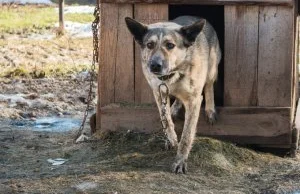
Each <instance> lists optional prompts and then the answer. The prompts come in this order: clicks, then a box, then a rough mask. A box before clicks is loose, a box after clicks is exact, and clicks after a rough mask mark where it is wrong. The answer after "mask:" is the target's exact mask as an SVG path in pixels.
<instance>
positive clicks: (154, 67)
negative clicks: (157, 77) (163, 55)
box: [150, 61, 162, 73]
mask: <svg viewBox="0 0 300 194" xmlns="http://www.w3.org/2000/svg"><path fill="white" fill-rule="evenodd" d="M161 70H162V64H161V63H159V62H157V61H153V62H152V63H151V64H150V71H151V72H152V73H160V72H161Z"/></svg>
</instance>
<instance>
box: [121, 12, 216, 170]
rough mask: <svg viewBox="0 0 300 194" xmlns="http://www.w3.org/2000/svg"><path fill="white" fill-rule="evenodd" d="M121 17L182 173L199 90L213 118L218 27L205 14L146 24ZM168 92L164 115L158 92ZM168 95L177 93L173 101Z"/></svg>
mask: <svg viewBox="0 0 300 194" xmlns="http://www.w3.org/2000/svg"><path fill="white" fill-rule="evenodd" d="M125 22H126V25H127V28H128V29H129V31H130V32H131V34H132V35H133V37H134V39H135V41H136V42H137V43H138V44H139V46H140V48H141V60H142V70H143V73H144V75H145V78H146V80H147V82H148V83H149V85H150V86H151V88H152V90H153V94H154V97H155V100H156V103H157V106H158V109H159V112H160V115H161V116H165V117H166V120H167V128H166V130H165V132H166V134H167V138H168V141H169V144H170V146H171V147H173V148H175V149H177V154H176V158H175V162H174V163H173V165H172V171H173V172H175V173H186V172H187V159H188V156H189V153H190V150H191V148H192V144H193V141H194V138H195V135H196V127H197V122H198V118H199V114H200V108H201V104H202V101H203V95H202V93H204V95H205V113H206V118H207V121H208V122H209V123H210V124H213V123H215V122H216V110H215V103H214V82H215V81H216V79H217V76H218V65H219V63H220V60H221V49H220V46H219V40H218V37H217V33H216V31H215V30H214V28H213V27H212V25H211V24H210V23H209V22H208V21H207V20H206V19H203V18H198V17H193V16H181V17H178V18H176V19H174V20H172V21H169V22H160V23H154V24H150V25H145V24H143V23H140V22H138V21H136V20H134V19H132V18H129V17H126V18H125ZM162 83H164V84H165V85H166V86H167V87H166V88H164V90H163V89H160V85H161V84H162ZM167 88H168V91H169V92H168V93H167ZM160 90H163V91H160ZM161 92H162V94H161ZM166 95H168V96H167V97H166V98H167V105H166V108H165V115H162V106H163V104H162V100H163V99H162V98H165V97H164V96H166ZM169 96H174V97H175V101H174V103H173V104H172V106H171V105H170V98H169ZM181 109H184V110H185V114H184V117H185V121H184V127H183V131H182V134H181V139H180V141H179V142H178V137H177V134H176V132H175V129H174V123H173V120H172V117H173V118H174V117H176V115H178V113H179V110H181Z"/></svg>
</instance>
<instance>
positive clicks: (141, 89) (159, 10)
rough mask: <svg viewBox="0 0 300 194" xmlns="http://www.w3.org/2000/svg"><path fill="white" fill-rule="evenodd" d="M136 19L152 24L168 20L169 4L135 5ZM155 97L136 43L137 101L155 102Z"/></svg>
mask: <svg viewBox="0 0 300 194" xmlns="http://www.w3.org/2000/svg"><path fill="white" fill-rule="evenodd" d="M134 17H135V19H136V20H138V21H140V22H142V23H144V24H151V23H156V22H161V21H167V20H168V5H166V4H151V5H147V4H139V5H135V7H134ZM154 101H155V100H154V97H153V93H152V90H151V89H150V86H149V84H148V83H147V81H146V79H145V77H144V74H143V72H142V64H141V53H140V47H139V45H138V44H135V102H136V103H153V102H154Z"/></svg>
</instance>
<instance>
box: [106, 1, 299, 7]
mask: <svg viewBox="0 0 300 194" xmlns="http://www.w3.org/2000/svg"><path fill="white" fill-rule="evenodd" d="M100 2H102V3H163V4H165V3H167V4H200V5H237V4H238V5H242V4H243V5H284V6H292V4H293V0H100Z"/></svg>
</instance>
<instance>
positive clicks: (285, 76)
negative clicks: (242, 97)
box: [258, 6, 294, 107]
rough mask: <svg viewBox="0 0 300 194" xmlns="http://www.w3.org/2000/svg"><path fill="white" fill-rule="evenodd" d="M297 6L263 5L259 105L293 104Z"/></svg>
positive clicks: (287, 105) (259, 52) (261, 10)
mask: <svg viewBox="0 0 300 194" xmlns="http://www.w3.org/2000/svg"><path fill="white" fill-rule="evenodd" d="M293 20H294V18H293V10H292V8H289V7H276V6H265V7H260V14H259V48H258V106H273V107H276V106H279V107H290V106H291V94H292V77H293V72H292V66H293V46H292V42H293V40H294V38H293V37H294V36H293V35H294V32H293Z"/></svg>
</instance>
